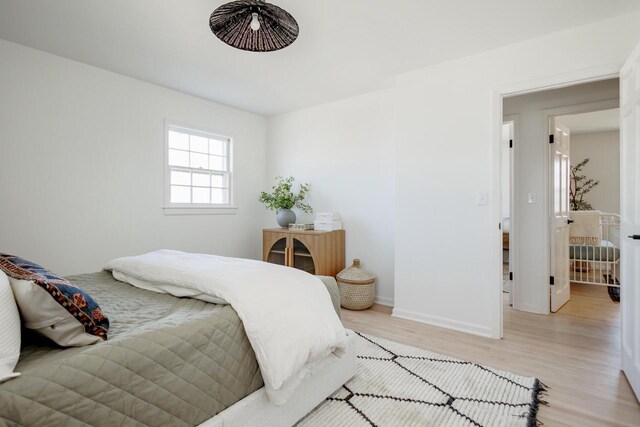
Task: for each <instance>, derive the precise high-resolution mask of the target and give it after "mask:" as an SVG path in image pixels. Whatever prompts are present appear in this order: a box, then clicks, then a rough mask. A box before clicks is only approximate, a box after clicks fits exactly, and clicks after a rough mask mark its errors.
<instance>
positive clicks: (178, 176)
mask: <svg viewBox="0 0 640 427" xmlns="http://www.w3.org/2000/svg"><path fill="white" fill-rule="evenodd" d="M171 184H173V185H191V172H184V171H171Z"/></svg>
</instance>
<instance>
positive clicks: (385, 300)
mask: <svg viewBox="0 0 640 427" xmlns="http://www.w3.org/2000/svg"><path fill="white" fill-rule="evenodd" d="M376 304H380V305H386V306H387V307H393V298H387V297H378V296H377V297H376Z"/></svg>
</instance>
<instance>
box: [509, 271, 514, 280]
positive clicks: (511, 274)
mask: <svg viewBox="0 0 640 427" xmlns="http://www.w3.org/2000/svg"><path fill="white" fill-rule="evenodd" d="M509 280H513V272H512V271H510V272H509Z"/></svg>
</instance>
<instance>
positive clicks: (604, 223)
mask: <svg viewBox="0 0 640 427" xmlns="http://www.w3.org/2000/svg"><path fill="white" fill-rule="evenodd" d="M593 215H599V221H598V218H597V216H596V217H595V224H594V217H593ZM570 217H571V219H572V220H573V221H574V223H573V224H572V225H571V233H570V234H571V237H570V244H569V259H570V260H571V269H570V273H569V279H570V280H571V281H572V282H575V283H585V284H589V285H600V286H608V287H609V294H610V295H611V298H612V299H614V300H615V299H616V296H619V293H618V292H619V289H617V288H620V215H617V214H612V213H604V212H599V211H589V212H571V216H570ZM589 227H590V228H589ZM618 298H619V297H618Z"/></svg>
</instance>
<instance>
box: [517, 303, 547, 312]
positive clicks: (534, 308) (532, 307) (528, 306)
mask: <svg viewBox="0 0 640 427" xmlns="http://www.w3.org/2000/svg"><path fill="white" fill-rule="evenodd" d="M518 311H525V312H527V313H533V314H549V313H547V312H544V311H543V310H542V309H541V308H540V307H539V306H537V305H532V304H523V305H521V306H519V307H518Z"/></svg>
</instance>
